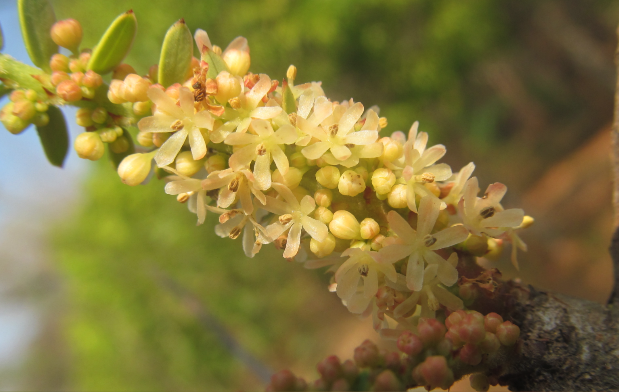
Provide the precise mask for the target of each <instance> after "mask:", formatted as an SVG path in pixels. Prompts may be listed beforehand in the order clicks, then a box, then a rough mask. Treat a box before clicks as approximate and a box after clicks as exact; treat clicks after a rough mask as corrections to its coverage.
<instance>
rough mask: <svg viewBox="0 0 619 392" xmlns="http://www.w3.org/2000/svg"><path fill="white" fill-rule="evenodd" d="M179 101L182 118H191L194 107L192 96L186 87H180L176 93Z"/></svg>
mask: <svg viewBox="0 0 619 392" xmlns="http://www.w3.org/2000/svg"><path fill="white" fill-rule="evenodd" d="M178 94H179V100H180V103H181V109H182V110H183V114H184V116H183V117H189V118H193V114H194V111H195V110H194V106H193V102H194V100H193V94H192V93H191V91H189V89H188V88H187V87H181V88H180V89H179V91H178Z"/></svg>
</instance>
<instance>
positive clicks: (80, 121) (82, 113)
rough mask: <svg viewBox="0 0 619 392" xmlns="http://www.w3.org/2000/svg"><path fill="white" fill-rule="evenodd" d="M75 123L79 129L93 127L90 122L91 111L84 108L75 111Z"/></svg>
mask: <svg viewBox="0 0 619 392" xmlns="http://www.w3.org/2000/svg"><path fill="white" fill-rule="evenodd" d="M75 122H76V123H77V125H79V126H80V127H84V128H86V127H90V126H92V125H94V122H93V121H92V110H90V109H86V108H80V109H77V113H75Z"/></svg>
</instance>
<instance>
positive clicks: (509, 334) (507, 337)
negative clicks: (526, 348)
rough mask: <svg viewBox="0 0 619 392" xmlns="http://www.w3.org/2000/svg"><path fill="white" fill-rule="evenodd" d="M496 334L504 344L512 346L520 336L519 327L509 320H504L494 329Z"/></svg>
mask: <svg viewBox="0 0 619 392" xmlns="http://www.w3.org/2000/svg"><path fill="white" fill-rule="evenodd" d="M496 336H497V338H499V341H500V342H501V344H502V345H504V346H513V345H514V344H515V343H516V342H517V341H518V338H519V337H520V328H518V326H517V325H514V324H513V323H512V322H511V321H505V322H504V323H503V324H501V325H499V326H498V327H497V329H496Z"/></svg>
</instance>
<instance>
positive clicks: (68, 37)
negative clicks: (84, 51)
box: [51, 19, 82, 53]
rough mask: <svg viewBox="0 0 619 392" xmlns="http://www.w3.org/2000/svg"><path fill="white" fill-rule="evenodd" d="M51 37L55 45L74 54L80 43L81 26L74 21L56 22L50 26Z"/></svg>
mask: <svg viewBox="0 0 619 392" xmlns="http://www.w3.org/2000/svg"><path fill="white" fill-rule="evenodd" d="M51 36H52V41H54V42H55V43H56V45H58V46H62V47H63V48H67V49H69V50H70V51H72V52H74V53H75V52H77V49H78V48H79V46H80V43H81V42H82V25H81V24H80V22H78V21H77V20H75V19H65V20H61V21H58V22H56V23H54V25H53V26H52V31H51Z"/></svg>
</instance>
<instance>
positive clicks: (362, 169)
mask: <svg viewBox="0 0 619 392" xmlns="http://www.w3.org/2000/svg"><path fill="white" fill-rule="evenodd" d="M355 173H357V174H358V175H360V176H361V178H362V179H363V183H364V184H366V185H367V182H368V178H369V177H370V173H368V169H366V168H365V166H357V167H356V168H355Z"/></svg>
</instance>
